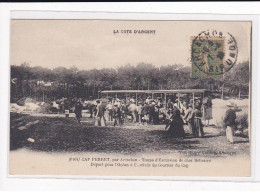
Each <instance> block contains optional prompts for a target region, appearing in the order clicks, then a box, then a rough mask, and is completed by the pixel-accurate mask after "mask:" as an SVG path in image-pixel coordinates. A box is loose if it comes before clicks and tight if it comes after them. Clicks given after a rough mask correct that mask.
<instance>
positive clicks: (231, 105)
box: [227, 102, 237, 107]
mask: <svg viewBox="0 0 260 194" xmlns="http://www.w3.org/2000/svg"><path fill="white" fill-rule="evenodd" d="M227 106H228V107H236V106H237V105H236V104H235V103H234V102H228V103H227Z"/></svg>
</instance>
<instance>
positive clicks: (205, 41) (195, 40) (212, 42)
mask: <svg viewBox="0 0 260 194" xmlns="http://www.w3.org/2000/svg"><path fill="white" fill-rule="evenodd" d="M191 41H192V43H191V61H192V75H194V76H199V77H202V76H203V75H205V74H206V75H211V76H215V75H222V74H224V73H225V72H227V71H229V70H230V69H231V68H232V67H233V66H234V65H235V64H236V61H237V55H238V48H237V42H236V40H235V38H234V37H233V36H232V35H231V34H230V33H228V32H227V33H224V32H222V31H217V30H207V31H202V32H201V33H199V34H198V36H194V37H192V38H191Z"/></svg>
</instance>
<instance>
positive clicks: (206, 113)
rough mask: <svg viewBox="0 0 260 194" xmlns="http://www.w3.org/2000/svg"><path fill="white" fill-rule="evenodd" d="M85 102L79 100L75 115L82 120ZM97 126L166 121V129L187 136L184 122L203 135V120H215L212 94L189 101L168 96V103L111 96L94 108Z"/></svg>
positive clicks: (149, 123)
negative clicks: (127, 122)
mask: <svg viewBox="0 0 260 194" xmlns="http://www.w3.org/2000/svg"><path fill="white" fill-rule="evenodd" d="M83 104H84V103H82V102H81V100H78V101H77V103H76V104H75V110H74V112H75V115H76V118H77V120H78V122H80V119H81V117H82V115H81V112H82V109H83V108H84V106H83ZM93 114H94V116H95V125H96V126H106V125H107V121H110V122H113V126H122V125H123V124H124V123H125V122H126V121H127V120H129V119H128V118H131V119H130V120H131V122H134V123H139V124H142V125H152V124H155V125H156V124H163V123H164V124H166V126H165V130H167V131H168V132H169V134H171V135H172V136H174V137H179V138H185V132H184V125H185V124H187V125H188V126H189V129H190V131H191V132H192V134H193V136H194V137H203V136H204V131H203V124H202V120H210V119H212V102H211V99H210V98H209V97H205V98H204V99H202V98H195V101H194V102H193V99H191V100H190V101H188V102H187V100H178V99H168V101H167V103H165V102H164V101H163V99H161V98H157V99H152V98H151V97H147V98H146V99H145V100H139V102H138V103H136V101H135V100H134V99H128V101H126V100H125V99H124V100H120V99H118V98H116V99H110V100H108V101H104V100H96V101H95V107H94V110H93Z"/></svg>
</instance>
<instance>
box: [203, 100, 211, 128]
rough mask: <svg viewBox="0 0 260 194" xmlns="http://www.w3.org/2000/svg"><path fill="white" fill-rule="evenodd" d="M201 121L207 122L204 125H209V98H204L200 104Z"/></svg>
mask: <svg viewBox="0 0 260 194" xmlns="http://www.w3.org/2000/svg"><path fill="white" fill-rule="evenodd" d="M202 119H203V120H204V121H208V122H207V124H206V125H209V120H211V119H213V117H212V101H211V99H210V98H209V97H205V98H204V99H203V102H202Z"/></svg>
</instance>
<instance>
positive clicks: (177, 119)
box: [168, 106, 185, 138]
mask: <svg viewBox="0 0 260 194" xmlns="http://www.w3.org/2000/svg"><path fill="white" fill-rule="evenodd" d="M170 121H171V122H170V126H169V127H168V132H169V133H170V135H171V136H172V137H176V138H184V137H185V132H184V128H183V120H182V118H181V114H180V110H179V109H178V108H177V107H175V106H174V108H173V111H172V115H171V120H170Z"/></svg>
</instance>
